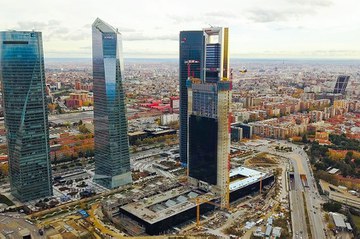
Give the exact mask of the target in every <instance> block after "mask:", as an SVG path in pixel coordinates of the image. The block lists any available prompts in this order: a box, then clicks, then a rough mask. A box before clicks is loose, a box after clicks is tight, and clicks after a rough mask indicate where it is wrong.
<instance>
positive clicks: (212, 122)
mask: <svg viewBox="0 0 360 239" xmlns="http://www.w3.org/2000/svg"><path fill="white" fill-rule="evenodd" d="M203 37H204V38H203V39H204V41H203V47H202V49H203V51H202V52H203V55H202V56H201V57H200V59H202V61H201V62H200V69H201V71H202V72H203V73H201V74H200V78H197V77H195V76H194V74H192V71H191V69H190V70H189V74H188V75H189V77H188V80H187V81H186V84H187V88H188V114H187V115H188V132H187V136H188V173H189V182H190V183H191V184H193V185H196V186H198V187H200V188H203V189H205V190H209V191H212V192H214V193H217V194H218V195H220V196H221V204H222V206H228V203H229V154H230V114H231V107H230V105H231V87H232V85H231V81H230V80H229V55H228V28H221V27H216V28H215V27H214V28H207V29H204V30H203Z"/></svg>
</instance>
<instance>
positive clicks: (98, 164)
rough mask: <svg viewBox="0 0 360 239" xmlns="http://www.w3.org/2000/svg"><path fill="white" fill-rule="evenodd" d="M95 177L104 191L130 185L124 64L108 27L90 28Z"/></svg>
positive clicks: (114, 32)
mask: <svg viewBox="0 0 360 239" xmlns="http://www.w3.org/2000/svg"><path fill="white" fill-rule="evenodd" d="M92 48H93V78H94V126H95V177H94V181H95V182H97V183H99V184H100V185H102V186H104V187H106V188H115V187H118V186H121V185H124V184H128V183H131V182H132V179H131V171H130V156H129V139H128V136H127V119H126V112H125V98H124V89H123V86H122V81H123V73H124V61H123V55H122V40H121V34H120V33H119V32H118V30H117V29H114V28H113V27H112V26H110V25H109V24H107V23H105V22H104V21H102V20H100V19H99V18H98V19H96V20H95V22H94V23H93V25H92Z"/></svg>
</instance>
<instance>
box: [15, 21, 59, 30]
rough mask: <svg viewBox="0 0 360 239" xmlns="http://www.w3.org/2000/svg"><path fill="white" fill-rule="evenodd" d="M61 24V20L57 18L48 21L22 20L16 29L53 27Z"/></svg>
mask: <svg viewBox="0 0 360 239" xmlns="http://www.w3.org/2000/svg"><path fill="white" fill-rule="evenodd" d="M59 25H60V22H59V21H57V20H49V21H47V22H38V21H26V22H25V21H20V22H17V25H16V26H15V27H14V29H19V30H32V29H35V30H43V29H48V28H52V27H57V26H59Z"/></svg>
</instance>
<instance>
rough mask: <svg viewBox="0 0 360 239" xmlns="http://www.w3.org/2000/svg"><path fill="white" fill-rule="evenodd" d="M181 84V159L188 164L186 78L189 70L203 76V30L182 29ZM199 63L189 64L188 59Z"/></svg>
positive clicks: (195, 74) (196, 75) (194, 75)
mask: <svg viewBox="0 0 360 239" xmlns="http://www.w3.org/2000/svg"><path fill="white" fill-rule="evenodd" d="M179 54H180V57H179V68H180V69H179V86H180V121H179V122H180V161H181V163H182V165H183V166H186V165H187V161H188V158H187V150H188V139H187V131H188V125H187V120H188V93H187V88H186V80H187V79H188V74H189V72H188V70H189V71H190V73H191V75H192V76H193V77H195V78H202V75H203V71H202V68H201V66H200V64H201V62H203V55H204V34H203V31H182V32H180V50H179ZM191 60H192V61H194V62H197V63H193V64H189V65H188V64H187V63H186V62H188V61H191Z"/></svg>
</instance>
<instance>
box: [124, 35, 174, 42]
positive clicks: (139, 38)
mask: <svg viewBox="0 0 360 239" xmlns="http://www.w3.org/2000/svg"><path fill="white" fill-rule="evenodd" d="M123 39H124V41H149V40H150V41H151V40H170V41H177V40H179V36H178V35H176V34H171V35H158V36H145V35H143V34H142V33H135V34H128V35H127V34H123Z"/></svg>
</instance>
